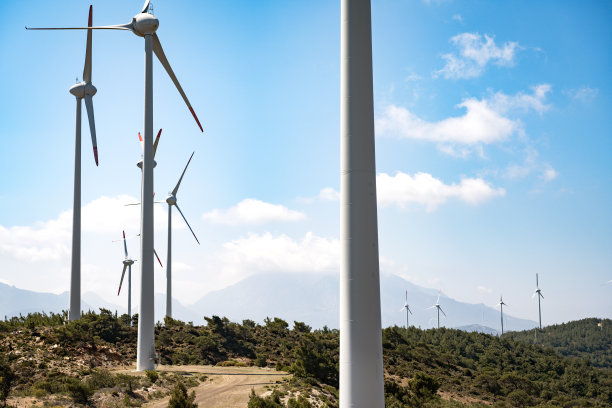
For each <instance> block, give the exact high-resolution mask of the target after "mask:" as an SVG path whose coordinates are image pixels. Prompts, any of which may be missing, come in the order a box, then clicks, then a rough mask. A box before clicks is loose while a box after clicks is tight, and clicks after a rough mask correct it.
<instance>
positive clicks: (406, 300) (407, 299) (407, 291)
mask: <svg viewBox="0 0 612 408" xmlns="http://www.w3.org/2000/svg"><path fill="white" fill-rule="evenodd" d="M406 303H408V291H406Z"/></svg>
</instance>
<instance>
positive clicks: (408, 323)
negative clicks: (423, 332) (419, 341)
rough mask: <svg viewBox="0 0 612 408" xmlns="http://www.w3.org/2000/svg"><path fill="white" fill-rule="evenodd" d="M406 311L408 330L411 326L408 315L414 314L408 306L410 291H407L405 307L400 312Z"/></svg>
mask: <svg viewBox="0 0 612 408" xmlns="http://www.w3.org/2000/svg"><path fill="white" fill-rule="evenodd" d="M404 309H406V329H408V327H409V326H410V322H409V321H408V314H409V313H410V314H412V310H410V306H408V291H406V300H405V301H404V307H402V308H401V309H400V310H399V311H400V312H401V311H402V310H404Z"/></svg>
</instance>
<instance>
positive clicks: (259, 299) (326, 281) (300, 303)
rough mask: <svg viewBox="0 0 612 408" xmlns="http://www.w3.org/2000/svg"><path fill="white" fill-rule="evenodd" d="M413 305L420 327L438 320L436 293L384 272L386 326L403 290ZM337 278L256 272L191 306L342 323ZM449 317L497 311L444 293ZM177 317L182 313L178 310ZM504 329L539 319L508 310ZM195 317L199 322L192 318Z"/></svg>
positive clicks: (402, 318) (470, 320) (238, 316)
mask: <svg viewBox="0 0 612 408" xmlns="http://www.w3.org/2000/svg"><path fill="white" fill-rule="evenodd" d="M405 290H408V303H409V304H410V309H411V310H412V313H413V314H412V315H410V324H411V325H414V326H418V327H422V328H431V327H434V326H435V325H436V311H435V310H425V309H426V308H427V307H430V306H432V305H433V304H434V303H435V302H436V298H437V296H438V293H437V291H436V290H434V289H427V288H423V287H420V286H417V285H415V284H413V283H410V282H408V281H406V280H404V279H402V278H400V277H398V276H395V275H386V274H382V275H381V315H382V325H383V327H387V326H392V325H399V326H403V325H405V324H406V313H405V311H402V312H399V309H400V308H401V307H402V306H403V301H404V296H405V295H404V291H405ZM339 291H340V289H339V279H338V276H333V275H317V274H306V273H304V274H283V273H268V274H258V275H255V276H251V277H249V278H246V279H244V280H242V281H240V282H238V283H236V284H235V285H232V286H229V287H226V288H224V289H221V290H218V291H214V292H210V293H208V294H206V295H205V296H204V297H202V298H201V299H200V300H198V301H197V302H196V303H194V304H193V305H191V306H189V308H190V309H192V310H195V311H197V312H199V314H200V316H212V315H217V316H225V317H227V318H229V319H230V320H232V321H238V322H240V321H242V320H243V319H251V320H254V321H257V322H261V321H263V319H265V318H266V317H280V318H282V319H284V320H286V321H288V322H289V323H291V322H293V321H301V322H308V324H309V325H311V326H312V327H314V328H321V327H323V326H328V327H330V328H338V327H339ZM440 304H441V306H442V309H443V310H444V311H445V312H446V315H447V316H448V317H447V318H444V317H443V316H442V315H441V319H440V325H441V326H442V325H443V326H446V327H460V326H468V325H472V324H476V323H478V322H480V323H481V325H483V326H488V327H497V326H498V325H499V311H497V310H496V309H494V308H491V307H488V306H485V305H484V304H482V303H481V304H471V303H464V302H459V301H456V300H454V299H451V298H449V297H446V296H445V295H442V296H441V298H440ZM177 316H178V314H177ZM504 317H505V320H506V321H505V323H504V328H505V329H506V330H527V329H531V328H533V327H535V326H536V322H534V321H531V320H525V319H519V318H516V317H513V316H510V315H508V314H504ZM194 322H195V321H194Z"/></svg>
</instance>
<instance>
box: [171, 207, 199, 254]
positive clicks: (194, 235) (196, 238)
mask: <svg viewBox="0 0 612 408" xmlns="http://www.w3.org/2000/svg"><path fill="white" fill-rule="evenodd" d="M174 206H175V207H176V209H177V210H179V212H180V213H181V217H183V219H184V220H185V224H187V226H188V227H189V230H190V231H191V233H192V234H193V237H194V238H195V240H196V242H197V243H198V245H200V241H198V237H196V234H195V232H193V230H192V229H191V225H189V223H188V222H187V218H185V216H184V215H183V212H182V211H181V209H180V208H179V206H178V204H174Z"/></svg>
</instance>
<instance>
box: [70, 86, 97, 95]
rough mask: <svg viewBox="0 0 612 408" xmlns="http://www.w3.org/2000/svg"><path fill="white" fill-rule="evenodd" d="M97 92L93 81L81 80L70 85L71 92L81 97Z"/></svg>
mask: <svg viewBox="0 0 612 408" xmlns="http://www.w3.org/2000/svg"><path fill="white" fill-rule="evenodd" d="M97 92H98V90H97V89H96V87H95V86H93V85H92V84H91V82H89V83H87V82H79V83H78V84H74V85H72V86H71V87H70V93H71V94H73V95H74V96H76V97H77V98H79V99H83V98H85V95H90V96H94V95H95V94H96V93H97Z"/></svg>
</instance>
